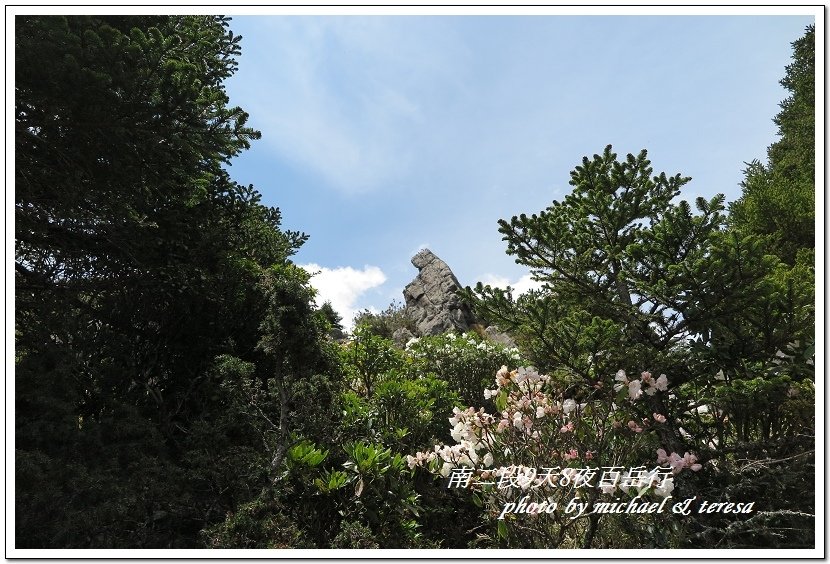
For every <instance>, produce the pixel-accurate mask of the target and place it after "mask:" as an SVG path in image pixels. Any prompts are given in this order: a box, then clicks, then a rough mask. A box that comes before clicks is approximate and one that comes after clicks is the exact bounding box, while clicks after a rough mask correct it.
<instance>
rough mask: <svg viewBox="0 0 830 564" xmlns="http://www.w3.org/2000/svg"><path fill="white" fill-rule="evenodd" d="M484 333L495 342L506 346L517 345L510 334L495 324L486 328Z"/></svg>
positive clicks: (512, 346)
mask: <svg viewBox="0 0 830 564" xmlns="http://www.w3.org/2000/svg"><path fill="white" fill-rule="evenodd" d="M484 334H485V335H486V336H487V338H488V339H489V340H491V341H493V342H494V343H498V344H499V345H504V346H505V347H509V348H514V347H515V346H516V342H515V341H514V340H513V339H512V338H511V337H510V335H508V334H507V333H503V332H501V331H500V330H499V328H498V327H496V326H495V325H490V326H489V327H487V328H486V329H485V330H484Z"/></svg>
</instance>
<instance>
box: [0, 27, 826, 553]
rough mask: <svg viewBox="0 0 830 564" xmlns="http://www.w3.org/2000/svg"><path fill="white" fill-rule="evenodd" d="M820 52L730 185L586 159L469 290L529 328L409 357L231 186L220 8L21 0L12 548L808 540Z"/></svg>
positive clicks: (241, 125)
mask: <svg viewBox="0 0 830 564" xmlns="http://www.w3.org/2000/svg"><path fill="white" fill-rule="evenodd" d="M814 51H815V36H814V30H813V28H812V27H809V28H807V30H806V32H805V34H804V36H803V37H802V38H800V39H798V40H797V41H796V42H795V43H794V44H793V55H792V63H791V64H790V65H789V66H788V67H787V68H786V69H781V70H782V74H783V77H784V78H783V80H782V81H781V83H782V85H783V86H784V87H785V88H786V89H787V91H788V93H789V97H788V98H787V99H786V100H784V101H783V102H782V103H781V110H780V113H778V115H777V116H775V118H774V120H775V123H776V125H777V126H778V128H779V138H778V139H777V140H774V142H773V140H770V141H771V143H772V144H771V145H770V147H769V150H768V153H767V155H766V156H765V158H764V159H763V160H757V161H753V162H751V163H749V164H748V165H747V168H746V170H745V173H744V181H743V184H742V196H741V197H740V198H739V199H738V200H737V201H734V202H729V203H727V202H725V200H724V198H723V197H722V196H718V197H715V198H712V199H711V200H706V199H703V198H698V199H697V200H696V201H694V202H692V203H689V202H687V201H682V200H678V195H679V194H680V191H681V188H682V187H683V185H684V184H686V183H687V182H688V181H689V179H688V178H686V177H683V176H682V175H680V174H675V175H668V174H665V173H655V172H654V171H653V169H652V166H651V162H650V161H649V159H648V156H647V153H646V151H642V152H640V153H639V154H636V155H627V156H625V157H618V155H617V154H616V153H614V151H613V150H612V148H611V147H610V146H609V147H606V148H604V149H602V148H599V149H600V152H599V153H598V154H596V155H593V156H591V157H585V158H584V159H583V160H582V162H581V163H579V164H578V165H577V166H576V167H575V168H574V170H573V171H572V172H571V173H570V178H571V180H570V184H571V186H572V192H571V193H570V194H569V195H568V196H567V197H565V198H564V199H563V200H562V201H554V202H552V203H551V205H550V206H549V207H548V208H547V209H545V210H542V211H537V212H536V213H530V214H528V215H524V214H522V215H520V216H517V217H513V218H511V219H509V220H501V221H500V222H499V227H498V228H499V230H500V232H501V233H502V235H503V237H504V240H505V242H506V252H507V253H508V254H510V255H511V256H513V257H515V259H516V261H517V262H518V263H520V264H522V265H525V266H527V267H528V268H529V269H530V270H531V272H532V273H533V274H534V276H535V278H536V280H538V281H540V282H541V283H542V287H541V289H538V290H534V291H531V292H528V293H526V294H522V295H520V296H514V295H513V294H512V293H511V292H509V291H504V290H501V289H498V288H493V287H489V286H483V285H481V284H479V285H477V286H476V287H474V288H466V289H464V290H463V291H462V292H461V294H462V297H463V299H464V300H466V302H467V303H468V304H469V305H470V306H471V307H472V308H473V309H474V311H475V312H476V314H477V315H478V316H480V318H481V319H483V320H486V322H487V323H488V324H496V325H497V326H498V327H500V328H501V329H502V330H503V331H506V332H507V333H508V334H509V335H510V336H511V338H512V339H514V341H515V343H516V345H517V346H516V347H510V348H508V347H506V346H504V345H500V344H497V343H495V342H492V341H490V340H488V339H487V338H486V335H485V334H484V332H483V331H480V332H475V331H473V332H470V333H467V334H454V333H447V334H443V335H437V336H429V337H422V338H420V339H412V340H410V342H409V343H408V344H407V345H406V346H405V347H400V346H396V344H395V343H393V341H392V340H391V338H390V337H391V334H392V332H393V331H394V330H395V329H396V328H399V327H404V326H406V324H407V319H406V316H405V314H404V313H403V312H402V311H400V310H398V309H396V308H394V307H391V308H390V309H389V310H387V311H386V312H383V313H380V314H370V313H364V314H363V315H361V316H359V318H358V320H357V325H356V328H355V329H354V331H353V332H352V334H351V335H348V336H347V338H342V337H343V335H342V332H340V331H338V329H342V327H339V323H340V321H341V320H340V319H339V318H338V315H337V313H336V312H334V311H333V310H332V308H331V307H330V306H329V305H325V306H323V307H317V306H316V305H315V300H314V298H315V293H314V290H313V289H312V287H311V285H310V284H309V275H308V274H307V273H306V271H305V270H303V269H301V268H300V267H298V266H297V265H295V264H294V263H293V262H292V256H293V255H294V254H295V253H296V252H297V250H298V249H299V248H300V246H301V245H302V244H303V243H304V241H305V240H306V238H307V236H306V235H305V234H303V233H299V232H292V231H288V230H285V229H283V228H282V227H281V216H280V212H279V210H278V209H276V208H273V207H268V206H265V205H263V204H262V203H261V196H260V194H259V192H258V191H257V190H256V189H255V188H254V187H253V186H243V185H240V184H238V183H237V182H235V181H234V180H233V179H232V178H231V176H230V175H229V173H228V171H227V167H226V165H227V164H228V163H229V162H230V161H231V160H232V159H233V158H234V157H235V156H236V155H238V154H239V153H240V152H241V151H244V150H245V149H247V148H248V147H249V146H250V143H251V142H252V141H254V140H256V139H257V138H258V137H259V133H258V132H257V131H256V130H254V129H252V128H251V127H249V126H248V125H247V118H248V115H247V114H246V113H245V111H243V109H241V108H238V107H231V106H229V99H228V96H227V95H226V92H225V89H224V86H223V83H224V81H225V80H227V79H228V78H229V77H230V76H231V75H232V74H233V73H234V71H235V69H236V65H237V59H238V58H239V57H240V56H241V52H240V38H239V37H238V36H235V35H234V34H233V32H232V31H231V29H230V20H229V19H228V18H224V17H214V16H66V17H58V16H17V17H16V18H15V265H14V268H15V372H14V386H15V387H14V416H15V419H14V421H15V429H14V449H15V450H14V456H15V459H14V464H15V468H14V472H15V474H14V475H15V492H14V493H15V500H14V516H15V540H14V546H15V547H16V548H766V547H769V548H811V547H813V546H815V543H816V540H815V503H816V499H815V480H816V474H815V407H816V398H815V370H814V363H813V359H814V344H815V343H814V330H815V327H814V325H815V298H814V294H815V284H814V280H815V266H814V264H815V249H814V247H815V232H814V225H815V204H814V197H815V188H816V187H815V180H814V173H815V138H816V137H815V135H816V132H815V113H814V109H815V99H814V83H815V74H814ZM770 117H772V116H761V117H760V118H759V119H769V118H770ZM563 175H564V171H563ZM528 211H529V212H532V211H533V210H528ZM333 336H334V338H333ZM591 468H593V469H595V470H596V476H595V477H594V476H592V475H589V474H590V473H589V472H587V471H588V470H590V469H591ZM609 469H611V470H613V469H616V470H614V471H609ZM462 478H463V480H462ZM592 479H593V481H592ZM453 484H455V486H462V485H463V487H448V485H450V486H452V485H453ZM669 497H670V499H671V503H672V504H673V503H674V502H680V501H683V500H686V499H689V498H694V499H693V501H692V502H691V503H690V505H689V511H688V514H682V513H676V512H673V511H668V510H667V511H665V512H660V513H657V512H651V513H649V512H647V511H645V510H644V511H643V512H631V511H628V512H616V511H615V510H614V508H615V507H616V506H613V505H612V504H614V503H616V504H618V505H619V506H623V505H624V506H625V507H628V508H631V507H634V506H633V505H631V504H632V503H635V502H636V503H640V502H642V503H646V502H648V503H649V504H652V503H656V504H659V503H663V502H664V500H666V499H669ZM575 501H576V502H578V503H579V504H582V506H583V511H582V512H581V514H579V515H577V514H576V513H575V512H567V511H566V508H567V507H568V505H569V504H572V503H574V502H575ZM717 503H723V504H724V505H718V506H716V507H717V510H715V511H706V507H707V506H708V507H709V508H710V509H711V507H712V506H713V504H717ZM726 504H729V506H728V507H729V508H730V509H729V510H727V509H726V507H727V505H726ZM739 504H740V505H739ZM528 508H529V509H528ZM551 508H554V509H555V510H553V511H551V510H550V509H551ZM732 509H735V510H736V511H737V512H732V511H731V510H732Z"/></svg>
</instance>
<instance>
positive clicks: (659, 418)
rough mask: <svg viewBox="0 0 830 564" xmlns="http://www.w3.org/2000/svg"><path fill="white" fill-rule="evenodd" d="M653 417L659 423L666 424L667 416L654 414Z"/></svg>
mask: <svg viewBox="0 0 830 564" xmlns="http://www.w3.org/2000/svg"><path fill="white" fill-rule="evenodd" d="M652 415H653V416H654V420H655V421H657V422H658V423H665V422H666V416H665V415H661V414H659V413H653V414H652Z"/></svg>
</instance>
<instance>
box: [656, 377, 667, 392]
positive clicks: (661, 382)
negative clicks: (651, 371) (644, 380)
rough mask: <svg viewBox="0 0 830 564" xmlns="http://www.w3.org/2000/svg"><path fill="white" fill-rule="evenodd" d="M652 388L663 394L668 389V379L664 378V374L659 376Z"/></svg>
mask: <svg viewBox="0 0 830 564" xmlns="http://www.w3.org/2000/svg"><path fill="white" fill-rule="evenodd" d="M654 387H655V388H657V389H658V390H660V391H661V392H665V391H666V390H667V389H668V387H669V379H668V378H666V375H665V374H660V377H659V378H657V381H656V382H654Z"/></svg>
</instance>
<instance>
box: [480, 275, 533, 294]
mask: <svg viewBox="0 0 830 564" xmlns="http://www.w3.org/2000/svg"><path fill="white" fill-rule="evenodd" d="M480 280H481V283H482V284H485V285H490V286H494V287H496V288H507V287H508V286H510V287H511V288H513V297H514V298H515V297H517V296H520V295H521V294H524V293H525V292H528V291H530V290H539V289H540V288H541V287H542V283H541V282H537V281H536V280H534V279H533V278H532V277H531V275H530V274H525V275H524V276H522V277H521V278H519V279H518V280H516V281H514V282H511V281H510V279H509V278H507V277H506V276H498V275H496V274H490V273H488V274H484V275H483V276H481V277H480Z"/></svg>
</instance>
